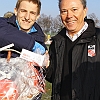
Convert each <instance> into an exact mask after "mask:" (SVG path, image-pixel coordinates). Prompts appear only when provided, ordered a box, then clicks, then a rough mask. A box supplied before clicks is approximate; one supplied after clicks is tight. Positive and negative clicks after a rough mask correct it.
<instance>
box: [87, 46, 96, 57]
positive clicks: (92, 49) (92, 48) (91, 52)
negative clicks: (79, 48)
mask: <svg viewBox="0 0 100 100" xmlns="http://www.w3.org/2000/svg"><path fill="white" fill-rule="evenodd" d="M95 55H96V53H95V45H88V56H90V57H93V56H95Z"/></svg>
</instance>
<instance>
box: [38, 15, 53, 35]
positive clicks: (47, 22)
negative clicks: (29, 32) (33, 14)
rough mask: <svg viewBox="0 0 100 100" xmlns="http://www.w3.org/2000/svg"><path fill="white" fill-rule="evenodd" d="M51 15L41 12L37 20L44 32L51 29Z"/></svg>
mask: <svg viewBox="0 0 100 100" xmlns="http://www.w3.org/2000/svg"><path fill="white" fill-rule="evenodd" d="M51 19H52V17H51V16H47V15H45V14H41V16H40V18H39V19H38V20H37V23H38V24H39V25H40V26H41V27H42V30H43V31H44V33H48V32H50V30H51Z"/></svg>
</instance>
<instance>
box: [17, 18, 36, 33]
mask: <svg viewBox="0 0 100 100" xmlns="http://www.w3.org/2000/svg"><path fill="white" fill-rule="evenodd" d="M16 24H17V26H18V29H19V30H20V26H19V24H18V21H17V20H16ZM32 32H37V30H36V29H35V27H34V26H32V28H31V29H30V32H28V34H30V33H32Z"/></svg>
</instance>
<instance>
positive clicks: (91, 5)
mask: <svg viewBox="0 0 100 100" xmlns="http://www.w3.org/2000/svg"><path fill="white" fill-rule="evenodd" d="M16 1H17V0H2V3H0V16H3V15H4V13H5V12H7V11H12V12H13V9H14V7H15V4H16ZM41 2H42V9H41V14H42V13H44V14H46V15H51V16H52V17H56V16H57V15H59V9H58V0H41ZM87 7H88V14H91V13H95V15H96V17H97V18H98V19H99V20H100V0H87Z"/></svg>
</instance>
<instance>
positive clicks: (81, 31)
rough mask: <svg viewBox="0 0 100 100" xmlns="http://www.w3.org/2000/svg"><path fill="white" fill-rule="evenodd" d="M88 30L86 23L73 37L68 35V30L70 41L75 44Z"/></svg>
mask: <svg viewBox="0 0 100 100" xmlns="http://www.w3.org/2000/svg"><path fill="white" fill-rule="evenodd" d="M87 28H88V24H87V22H85V24H84V26H83V27H82V29H81V30H80V31H79V32H78V33H77V34H74V35H73V37H72V36H70V35H69V34H68V31H67V30H66V35H67V36H68V37H69V39H70V40H71V41H72V42H74V41H75V40H76V39H77V38H78V37H79V36H80V35H81V34H82V33H83V32H84V31H85V30H86V29H87Z"/></svg>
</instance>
